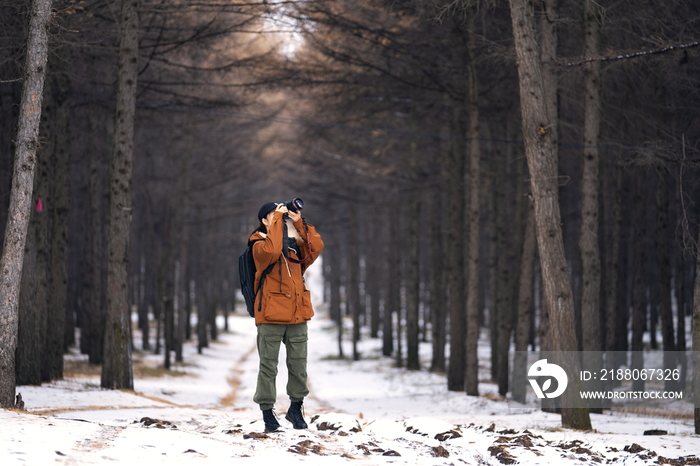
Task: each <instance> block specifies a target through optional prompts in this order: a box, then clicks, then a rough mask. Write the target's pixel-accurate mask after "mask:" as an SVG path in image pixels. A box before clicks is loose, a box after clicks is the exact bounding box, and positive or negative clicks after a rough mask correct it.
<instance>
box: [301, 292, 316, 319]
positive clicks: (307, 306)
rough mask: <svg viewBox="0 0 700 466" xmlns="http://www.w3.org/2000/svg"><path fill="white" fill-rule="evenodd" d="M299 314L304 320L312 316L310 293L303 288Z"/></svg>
mask: <svg viewBox="0 0 700 466" xmlns="http://www.w3.org/2000/svg"><path fill="white" fill-rule="evenodd" d="M301 316H302V318H303V319H304V320H305V321H306V320H309V319H311V318H312V317H313V316H314V308H313V306H311V293H309V290H304V292H303V293H302V295H301Z"/></svg>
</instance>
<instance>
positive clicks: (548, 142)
mask: <svg viewBox="0 0 700 466" xmlns="http://www.w3.org/2000/svg"><path fill="white" fill-rule="evenodd" d="M510 11H511V19H512V22H513V37H514V41H515V51H516V56H517V63H518V75H519V78H520V79H519V81H520V106H521V112H522V125H523V138H524V140H525V153H526V155H527V162H528V168H529V170H530V183H531V187H532V195H533V199H534V204H535V222H536V225H537V244H538V247H539V251H540V262H541V264H542V278H543V281H544V288H545V297H546V301H547V306H548V309H549V318H550V325H551V332H550V336H551V349H552V350H553V351H557V352H562V354H568V353H571V352H574V351H576V350H577V345H576V334H575V333H574V302H573V296H572V293H571V284H570V282H569V275H568V271H567V265H566V258H565V256H564V240H563V237H562V229H561V215H560V212H559V196H558V182H557V181H558V176H557V175H558V171H557V160H556V158H555V157H554V151H553V149H552V147H553V142H554V141H553V138H552V134H551V133H550V129H551V125H552V124H555V123H556V121H555V120H553V119H554V118H555V117H556V116H555V115H550V114H548V112H547V108H546V106H545V95H544V92H545V90H544V81H543V78H542V65H541V62H540V57H539V53H538V50H539V47H538V43H537V34H536V29H535V21H534V14H535V12H534V1H533V0H510ZM565 363H566V364H565V365H566V366H567V368H568V369H569V374H577V373H578V370H576V366H578V362H577V361H576V360H575V358H569V360H568V361H565ZM573 394H574V391H572V390H569V391H568V392H565V394H564V395H563V396H564V399H563V401H562V403H563V404H564V406H566V405H568V406H566V407H565V408H562V424H563V425H564V426H570V427H574V428H577V429H584V430H590V428H591V420H590V416H589V414H588V410H587V409H586V408H585V407H574V404H575V400H574V399H573V397H570V395H573Z"/></svg>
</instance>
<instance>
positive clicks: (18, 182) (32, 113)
mask: <svg viewBox="0 0 700 466" xmlns="http://www.w3.org/2000/svg"><path fill="white" fill-rule="evenodd" d="M50 19H51V0H35V1H34V2H32V11H31V17H30V20H29V36H28V38H27V55H26V59H25V70H24V72H25V80H24V86H23V89H22V102H21V104H20V116H19V125H18V128H17V140H16V141H17V149H16V151H15V163H14V171H13V173H12V190H11V191H10V208H9V213H8V217H7V226H6V227H5V239H4V242H3V249H2V258H1V259H0V296H1V297H2V298H0V406H2V407H8V406H13V405H14V402H15V348H16V345H17V320H18V319H17V305H18V303H19V286H20V282H21V280H22V265H23V261H24V244H25V241H26V239H27V225H28V224H29V216H30V211H31V208H32V189H33V183H34V168H35V166H36V151H37V148H38V147H39V139H38V137H39V121H40V118H41V104H42V93H43V88H44V77H45V73H46V62H47V57H48V49H49V38H48V25H49V21H50Z"/></svg>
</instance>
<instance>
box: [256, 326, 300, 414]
mask: <svg viewBox="0 0 700 466" xmlns="http://www.w3.org/2000/svg"><path fill="white" fill-rule="evenodd" d="M257 327H258V355H259V356H260V369H259V370H258V385H257V387H256V389H255V396H254V397H253V401H255V402H256V403H257V404H259V405H260V409H262V410H266V409H271V408H272V407H273V406H274V404H275V400H277V386H276V378H277V361H278V358H279V352H280V343H284V346H285V347H286V349H287V370H288V372H289V377H288V378H287V395H289V399H290V400H291V401H303V400H304V397H305V396H306V395H308V394H309V389H308V387H307V386H306V379H307V376H306V355H307V351H306V344H307V341H308V339H309V336H308V328H307V325H306V322H303V323H301V324H289V325H284V324H258V325H257Z"/></svg>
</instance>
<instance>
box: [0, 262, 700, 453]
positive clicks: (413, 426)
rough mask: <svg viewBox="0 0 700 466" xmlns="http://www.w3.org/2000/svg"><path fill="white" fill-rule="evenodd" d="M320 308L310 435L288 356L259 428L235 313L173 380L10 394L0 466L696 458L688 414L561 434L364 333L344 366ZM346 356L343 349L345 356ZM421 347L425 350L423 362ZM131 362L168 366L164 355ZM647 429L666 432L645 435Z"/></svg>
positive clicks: (607, 421) (244, 329) (250, 348)
mask: <svg viewBox="0 0 700 466" xmlns="http://www.w3.org/2000/svg"><path fill="white" fill-rule="evenodd" d="M311 270H313V268H312V269H310V271H309V272H310V273H311ZM316 280H317V279H316ZM309 281H310V286H312V284H313V283H314V278H313V276H312V277H310V279H309ZM317 286H318V284H317V283H316V286H315V287H314V288H316V287H317ZM317 296H320V294H319V293H317ZM317 310H318V311H319V312H318V315H317V316H316V317H315V318H314V319H313V320H312V321H311V322H310V325H309V332H310V341H309V385H310V390H311V393H310V395H309V397H308V398H307V399H306V401H305V404H304V407H305V413H306V418H307V421H309V426H310V427H309V429H308V430H294V429H292V428H291V424H290V423H289V422H287V421H286V420H284V413H285V411H286V409H287V407H288V406H289V400H288V399H287V397H286V394H285V383H286V368H285V366H284V363H283V361H284V349H283V350H282V352H281V354H280V361H281V364H280V373H279V376H278V381H277V385H278V402H277V405H276V410H277V414H278V416H279V418H280V423H281V424H282V425H283V427H284V430H283V431H282V432H278V433H269V434H265V433H264V425H263V423H262V419H261V415H260V411H259V409H258V407H257V405H255V403H253V401H252V398H253V393H254V390H255V381H256V373H257V362H258V358H257V352H256V349H255V325H254V323H253V320H252V319H250V318H249V317H248V316H247V315H243V314H239V315H236V316H232V317H230V321H229V328H230V332H229V333H225V334H222V335H220V338H219V341H216V342H211V344H210V346H209V347H208V348H205V349H204V350H203V353H202V354H201V355H200V354H197V352H196V345H195V344H193V343H189V344H188V345H187V346H186V348H185V357H184V359H185V361H186V364H184V365H178V366H174V369H176V370H177V371H178V372H176V373H172V375H162V376H159V377H138V378H136V380H135V382H134V389H135V391H134V392H131V391H119V390H116V391H115V390H102V389H100V388H99V383H100V381H99V376H98V375H94V376H80V377H78V376H76V377H73V378H70V377H66V379H64V380H61V381H56V382H53V383H50V384H44V385H42V386H40V387H35V386H21V387H18V392H21V393H22V396H23V398H24V400H25V402H26V409H27V411H26V412H18V411H13V410H0V465H1V466H6V465H45V464H50V463H51V464H52V463H58V464H65V465H88V464H102V463H108V462H113V461H117V462H120V463H129V462H130V463H132V464H134V465H137V464H139V465H140V464H149V465H153V466H155V465H158V464H168V465H172V464H183V465H184V464H186V465H189V464H219V463H220V462H224V461H231V460H235V461H236V464H268V463H269V464H305V465H315V464H322V465H324V466H325V465H333V464H343V465H346V464H348V463H351V462H354V461H361V462H362V464H373V465H374V464H377V465H383V464H396V465H403V464H409V465H410V464H421V465H424V464H425V465H439V464H473V465H487V464H490V465H494V466H495V465H498V464H514V463H518V464H527V465H537V464H542V465H544V464H552V463H565V464H571V465H578V464H593V463H613V464H620V465H622V464H624V465H636V464H700V461H698V460H697V458H694V455H698V453H699V452H700V437H698V436H696V435H693V434H692V433H693V424H692V419H690V418H686V419H667V418H660V417H644V416H639V415H631V414H622V413H610V412H607V413H606V414H594V415H592V422H593V428H594V429H595V432H580V431H575V430H571V429H562V428H561V427H560V424H561V422H560V418H559V416H558V415H554V414H547V413H543V412H540V411H536V410H533V411H531V412H522V411H518V412H516V411H512V410H509V408H508V404H507V403H506V402H505V401H500V400H499V399H498V397H495V396H489V394H492V393H495V392H496V387H495V386H494V385H492V384H489V383H487V382H483V383H481V384H480V390H481V391H482V396H479V397H468V396H466V395H465V394H464V393H454V392H448V391H447V389H446V381H445V376H444V375H438V374H431V373H428V372H426V371H420V372H409V371H406V370H404V369H397V368H395V367H394V365H393V361H391V360H389V359H387V358H383V357H381V342H380V341H377V340H371V339H369V338H365V339H363V341H362V342H361V344H360V352H361V355H362V360H360V361H357V362H352V361H350V360H347V359H338V358H337V353H338V344H337V336H336V330H335V327H334V326H333V325H332V324H331V322H330V321H329V320H328V319H327V318H325V316H324V315H323V314H324V313H323V306H321V305H319V304H317ZM348 328H349V327H348ZM483 349H484V351H483V353H484V354H487V351H488V349H487V346H486V345H485V346H484V348H483ZM351 350H352V348H351V346H350V342H349V341H347V342H345V344H344V353H345V354H346V355H349V354H352V351H351ZM429 351H430V347H429V345H427V344H423V345H422V347H421V354H422V358H423V362H424V363H425V364H424V366H427V365H428V362H429V359H430V354H429ZM135 357H136V358H142V359H143V364H144V365H147V366H148V365H150V366H153V367H155V366H157V365H159V364H160V365H162V361H161V358H162V356H154V355H146V354H138V353H137V354H136V355H135ZM66 358H67V360H75V359H80V358H83V356H80V355H70V356H67V357H66ZM180 373H184V374H180ZM486 378H487V371H484V379H486ZM652 428H653V429H663V430H666V431H667V432H668V435H662V436H644V435H643V432H644V430H648V429H652Z"/></svg>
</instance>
